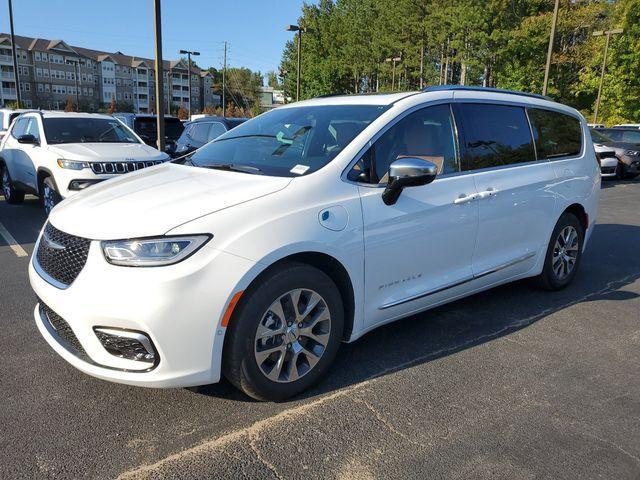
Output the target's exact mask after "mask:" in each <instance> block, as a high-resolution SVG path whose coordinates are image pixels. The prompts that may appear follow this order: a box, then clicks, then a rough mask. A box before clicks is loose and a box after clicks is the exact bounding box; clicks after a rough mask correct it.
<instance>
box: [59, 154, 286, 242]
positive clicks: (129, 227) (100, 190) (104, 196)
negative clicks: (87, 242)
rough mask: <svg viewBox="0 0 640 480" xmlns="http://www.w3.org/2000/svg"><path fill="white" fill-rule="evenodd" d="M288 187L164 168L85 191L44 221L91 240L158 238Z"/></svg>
mask: <svg viewBox="0 0 640 480" xmlns="http://www.w3.org/2000/svg"><path fill="white" fill-rule="evenodd" d="M290 182H291V178H286V177H269V176H263V175H253V174H248V173H240V172H229V171H221V170H208V169H204V168H198V167H190V166H184V165H177V164H173V163H164V164H162V165H157V166H155V167H149V168H145V169H143V170H139V171H137V172H133V173H128V174H125V175H123V176H121V177H116V178H114V179H111V180H107V181H106V182H103V183H100V184H98V185H95V186H92V187H89V188H87V190H84V191H82V192H80V193H78V194H76V195H74V196H72V197H70V198H68V199H66V200H64V201H63V202H62V203H60V204H59V205H57V206H56V207H55V208H54V209H53V211H52V212H51V215H50V217H49V218H50V221H51V223H52V224H53V225H54V226H55V227H56V228H58V229H59V230H62V231H64V232H67V233H70V234H73V235H76V236H80V237H85V238H91V239H98V240H115V239H122V238H135V237H147V236H153V235H163V234H164V233H166V232H168V231H169V230H171V229H172V228H175V227H177V226H178V225H182V224H183V223H186V222H188V221H190V220H194V219H195V218H198V217H201V216H203V215H207V214H210V213H214V212H216V211H219V210H222V209H225V208H229V207H232V206H234V205H238V204H240V203H244V202H248V201H250V200H254V199H256V198H259V197H263V196H265V195H269V194H271V193H274V192H277V191H278V190H282V189H283V188H285V187H286V186H287V185H288V184H289V183H290ZM194 233H200V232H194ZM202 233H207V232H202Z"/></svg>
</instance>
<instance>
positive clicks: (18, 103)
mask: <svg viewBox="0 0 640 480" xmlns="http://www.w3.org/2000/svg"><path fill="white" fill-rule="evenodd" d="M12 3H13V2H12V1H11V0H9V28H10V29H11V55H12V56H13V76H14V77H15V79H16V107H17V108H22V98H21V97H22V95H20V76H19V75H18V54H17V53H16V36H15V34H14V32H13V5H12Z"/></svg>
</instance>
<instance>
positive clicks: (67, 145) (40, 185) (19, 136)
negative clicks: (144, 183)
mask: <svg viewBox="0 0 640 480" xmlns="http://www.w3.org/2000/svg"><path fill="white" fill-rule="evenodd" d="M168 159H169V156H168V155H167V154H165V153H160V152H159V151H158V150H156V149H155V148H152V147H149V146H147V145H146V144H145V143H144V142H143V141H142V140H141V139H140V138H139V137H138V136H137V135H136V134H135V133H133V132H132V131H131V130H130V129H129V128H127V127H126V126H124V125H123V124H122V123H121V122H119V121H118V120H116V119H115V118H113V117H111V116H109V115H99V114H92V113H66V112H39V111H30V112H28V113H23V114H22V115H20V116H19V117H18V118H16V120H15V121H14V122H13V124H12V125H11V127H10V129H9V131H8V132H7V135H5V137H4V139H3V140H2V144H1V149H0V175H1V178H2V192H3V194H4V196H5V199H6V201H7V203H11V204H16V203H21V202H22V201H23V199H24V195H25V193H33V194H35V195H38V196H40V197H41V198H42V201H43V204H44V208H45V210H46V212H47V214H48V213H49V212H50V211H51V209H52V208H53V207H54V206H55V205H56V204H57V203H58V202H59V201H60V200H62V199H64V198H66V197H69V196H71V195H73V194H74V193H77V192H79V191H81V190H84V189H85V188H86V187H88V186H90V185H93V184H95V183H98V182H101V181H103V180H106V179H108V178H111V177H115V176H118V175H121V174H123V173H127V172H133V171H136V170H139V169H141V168H145V167H148V166H151V165H156V164H158V163H161V162H164V161H166V160H168Z"/></svg>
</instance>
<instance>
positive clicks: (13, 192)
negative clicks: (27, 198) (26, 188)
mask: <svg viewBox="0 0 640 480" xmlns="http://www.w3.org/2000/svg"><path fill="white" fill-rule="evenodd" d="M0 175H1V176H2V194H3V195H4V199H5V200H6V201H7V203H9V204H11V205H17V204H19V203H22V202H23V201H24V192H23V191H22V190H18V189H17V188H16V187H15V186H14V185H13V181H12V180H11V175H9V169H8V168H7V166H6V165H4V164H3V165H0Z"/></svg>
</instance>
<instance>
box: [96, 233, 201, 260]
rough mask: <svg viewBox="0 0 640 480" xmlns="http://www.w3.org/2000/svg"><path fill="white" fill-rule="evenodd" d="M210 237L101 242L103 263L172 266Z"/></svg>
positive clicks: (187, 236) (192, 236)
mask: <svg viewBox="0 0 640 480" xmlns="http://www.w3.org/2000/svg"><path fill="white" fill-rule="evenodd" d="M210 238H211V235H185V236H182V235H181V236H176V237H157V238H139V239H133V240H108V241H103V242H101V245H102V252H103V254H104V258H105V259H106V260H107V262H109V263H112V264H114V265H122V266H126V267H159V266H163V265H173V264H174V263H178V262H181V261H182V260H184V259H185V258H188V257H189V256H191V255H193V254H194V253H195V252H196V251H197V250H198V249H199V248H200V247H202V246H203V245H204V244H205V243H207V241H208V240H209V239H210Z"/></svg>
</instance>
